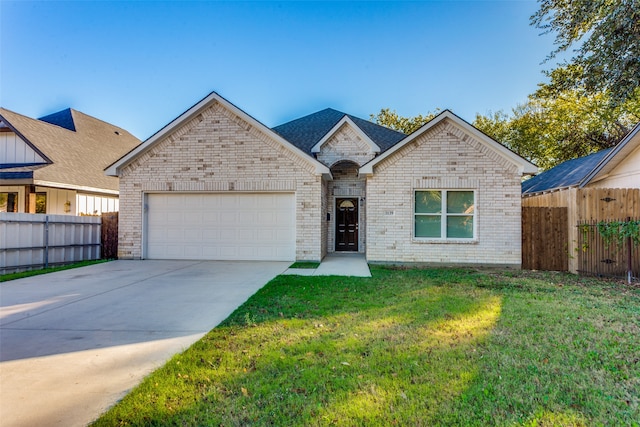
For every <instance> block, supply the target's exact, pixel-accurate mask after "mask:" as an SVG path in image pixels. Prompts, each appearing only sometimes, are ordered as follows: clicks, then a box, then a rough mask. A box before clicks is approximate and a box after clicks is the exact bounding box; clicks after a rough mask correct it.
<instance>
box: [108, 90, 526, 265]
mask: <svg viewBox="0 0 640 427" xmlns="http://www.w3.org/2000/svg"><path fill="white" fill-rule="evenodd" d="M106 171H107V173H108V174H109V175H112V176H118V177H119V178H120V213H121V215H120V232H119V242H120V243H119V244H120V246H119V257H121V258H134V259H140V258H148V259H214V260H216V259H217V260H283V261H293V260H309V261H319V260H321V259H322V258H323V257H324V256H325V255H326V254H327V253H331V252H359V253H363V254H366V257H367V260H369V261H370V262H376V261H377V262H397V263H404V262H407V263H425V264H427V263H433V264H474V265H508V266H516V267H517V266H519V265H520V264H521V231H520V230H521V223H520V211H521V198H520V184H521V179H522V176H523V175H526V174H532V173H536V171H537V168H536V167H535V166H533V165H532V164H531V163H529V162H527V161H526V160H524V159H522V158H521V157H519V156H517V155H516V154H514V153H513V152H511V151H509V150H508V149H506V148H505V147H504V146H502V145H500V144H499V143H497V142H496V141H494V140H493V139H491V138H489V137H488V136H486V135H485V134H483V133H481V132H480V131H478V130H477V129H475V128H474V127H473V126H471V125H470V124H468V123H467V122H465V121H464V120H462V119H460V118H459V117H457V116H456V115H454V114H453V113H451V112H450V111H445V112H443V113H441V114H440V115H438V116H437V117H436V118H434V119H433V120H432V121H430V122H429V123H427V124H426V125H425V126H423V127H422V128H420V129H419V130H418V131H416V132H415V133H413V134H411V135H409V136H406V135H404V134H402V133H399V132H395V131H393V130H390V129H387V128H384V127H382V126H379V125H376V124H374V123H371V122H369V121H366V120H362V119H359V118H357V117H354V116H350V115H348V114H344V113H341V112H339V111H336V110H332V109H326V110H322V111H319V112H317V113H314V114H311V115H308V116H305V117H302V118H300V119H297V120H294V121H292V122H289V123H285V124H283V125H280V126H277V127H275V128H273V129H269V128H268V127H266V126H265V125H263V124H262V123H260V122H258V121H257V120H255V119H254V118H252V117H251V116H249V115H248V114H247V113H245V112H244V111H242V110H240V109H239V108H237V107H236V106H234V105H233V104H231V103H230V102H228V101H227V100H226V99H224V98H222V97H221V96H219V95H218V94H216V93H211V94H210V95H208V96H207V97H206V98H204V99H203V100H201V101H200V102H198V103H197V104H196V105H194V106H193V107H191V108H190V109H189V110H187V111H186V112H185V113H183V114H182V115H180V116H179V117H178V118H176V119H175V120H173V121H172V122H171V123H169V124H168V125H167V126H165V127H164V128H163V129H161V130H160V131H159V132H157V133H156V134H155V135H153V136H152V137H151V138H149V139H148V140H146V141H145V142H144V143H142V144H141V145H140V146H138V147H137V148H136V149H134V150H132V151H131V152H130V153H128V154H126V155H125V156H124V157H122V158H121V159H119V160H118V161H116V162H115V163H114V164H112V165H111V166H109V167H108V168H107V170H106Z"/></svg>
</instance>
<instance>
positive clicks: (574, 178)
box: [522, 148, 613, 194]
mask: <svg viewBox="0 0 640 427" xmlns="http://www.w3.org/2000/svg"><path fill="white" fill-rule="evenodd" d="M612 149H613V148H607V149H606V150H602V151H598V152H597V153H594V154H590V155H588V156H585V157H580V158H577V159H573V160H567V161H566V162H563V163H560V164H559V165H558V166H556V167H553V168H551V169H549V170H548V171H545V172H542V173H541V174H540V175H537V176H534V177H533V178H531V179H528V180H526V181H524V182H523V183H522V194H532V193H538V192H541V191H549V190H555V189H557V188H566V187H572V186H575V185H579V184H580V182H582V180H583V179H584V178H586V177H587V175H589V173H590V172H591V171H592V170H593V169H594V168H595V167H596V166H598V164H600V162H601V161H602V159H604V158H605V157H606V155H607V154H609V152H610V151H611V150H612Z"/></svg>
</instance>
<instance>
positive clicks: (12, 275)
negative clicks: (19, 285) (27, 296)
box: [0, 259, 109, 282]
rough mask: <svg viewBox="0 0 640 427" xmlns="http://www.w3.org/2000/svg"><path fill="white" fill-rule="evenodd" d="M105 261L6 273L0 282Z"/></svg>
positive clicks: (103, 260) (99, 260) (99, 261)
mask: <svg viewBox="0 0 640 427" xmlns="http://www.w3.org/2000/svg"><path fill="white" fill-rule="evenodd" d="M107 261H109V260H106V259H98V260H93V261H80V262H76V263H73V264H67V265H60V266H57V267H49V268H40V269H38V270H29V271H21V272H20V273H8V274H2V275H0V282H8V281H9V280H16V279H22V278H24V277H31V276H38V275H40V274H47V273H53V272H56V271H62V270H70V269H72V268H78V267H85V266H87V265H92V264H99V263H102V262H107Z"/></svg>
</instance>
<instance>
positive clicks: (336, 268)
mask: <svg viewBox="0 0 640 427" xmlns="http://www.w3.org/2000/svg"><path fill="white" fill-rule="evenodd" d="M283 274H291V275H299V276H354V277H371V271H369V265H368V264H367V260H366V258H365V256H364V254H358V253H332V254H329V255H327V256H325V257H324V259H323V260H322V262H321V263H320V266H319V267H318V268H315V269H314V268H289V269H288V270H287V271H285V272H284V273H283Z"/></svg>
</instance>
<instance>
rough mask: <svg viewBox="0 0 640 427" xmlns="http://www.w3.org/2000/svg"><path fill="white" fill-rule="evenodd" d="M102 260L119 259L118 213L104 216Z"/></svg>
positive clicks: (108, 213) (104, 214) (109, 213)
mask: <svg viewBox="0 0 640 427" xmlns="http://www.w3.org/2000/svg"><path fill="white" fill-rule="evenodd" d="M101 241H102V259H115V258H118V212H107V213H103V214H102V238H101Z"/></svg>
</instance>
